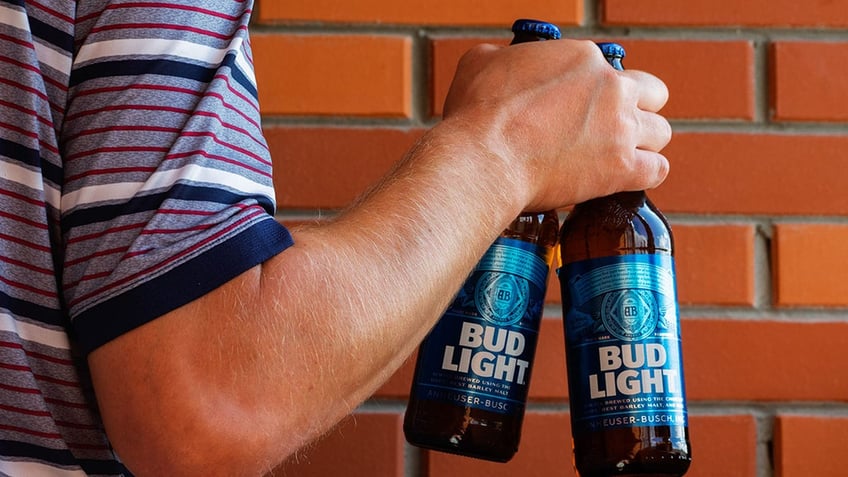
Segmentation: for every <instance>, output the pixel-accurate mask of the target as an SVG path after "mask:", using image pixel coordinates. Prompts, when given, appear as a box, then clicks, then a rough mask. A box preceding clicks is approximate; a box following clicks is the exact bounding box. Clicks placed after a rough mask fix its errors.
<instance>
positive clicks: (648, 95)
mask: <svg viewBox="0 0 848 477" xmlns="http://www.w3.org/2000/svg"><path fill="white" fill-rule="evenodd" d="M621 74H622V75H624V76H625V77H628V78H630V79H632V80H633V81H634V82H635V83H636V89H637V94H638V98H639V100H638V103H637V107H639V109H644V110H645V111H651V112H657V111H659V110H660V109H662V108H663V106H665V103H666V102H668V87H667V86H666V85H665V83H663V81H662V80H661V79H659V78H657V77H656V76H654V75H652V74H650V73H646V72H644V71H638V70H626V71H622V72H621Z"/></svg>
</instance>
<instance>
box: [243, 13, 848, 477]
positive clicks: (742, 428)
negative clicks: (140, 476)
mask: <svg viewBox="0 0 848 477" xmlns="http://www.w3.org/2000/svg"><path fill="white" fill-rule="evenodd" d="M257 3H258V5H257V13H256V15H255V17H254V25H253V35H254V36H253V46H254V55H255V61H256V69H257V76H258V81H259V85H260V95H261V101H262V104H263V111H264V114H265V126H266V132H267V136H268V140H269V143H270V146H271V148H272V151H273V156H274V160H275V164H276V171H277V176H276V180H277V186H278V192H277V193H278V201H279V213H280V217H281V219H283V220H302V219H311V218H314V217H318V216H326V215H328V214H332V213H333V211H334V210H335V209H337V208H339V207H341V206H343V205H345V204H347V203H348V202H349V201H350V200H351V199H352V198H353V197H355V196H356V195H357V194H358V193H359V192H361V191H362V190H363V189H364V188H366V187H367V186H368V185H369V184H370V183H371V182H373V181H374V180H375V179H376V178H378V177H379V176H380V175H381V174H382V173H383V172H385V171H386V170H387V169H388V168H389V167H390V165H391V164H392V163H393V162H394V161H396V160H397V159H398V158H399V157H400V156H401V155H402V154H403V152H404V151H405V149H406V148H407V147H408V146H409V145H410V144H411V143H412V142H413V141H414V140H415V139H416V138H417V137H418V136H419V135H420V134H421V132H422V131H423V130H424V129H425V128H427V127H428V126H430V125H432V124H434V123H435V122H436V121H437V120H438V115H439V114H440V109H441V103H442V101H443V99H444V96H445V94H446V90H447V87H448V84H449V81H450V78H451V75H452V72H453V68H454V66H455V64H456V61H457V58H458V57H459V55H460V54H461V53H462V52H463V51H464V50H465V49H467V48H468V47H469V46H470V45H472V44H474V43H477V42H481V41H489V42H498V43H504V44H505V43H507V42H508V41H509V38H510V35H509V33H508V27H509V25H510V24H511V23H512V21H513V20H514V19H515V18H518V17H535V18H540V19H546V20H549V21H553V22H555V23H558V24H559V25H560V26H561V27H562V29H563V31H564V34H565V35H566V36H568V37H574V38H590V39H594V40H601V39H605V40H615V41H619V42H620V43H622V44H623V45H624V46H625V47H626V48H627V52H628V57H627V59H626V62H625V64H626V66H627V67H629V68H634V69H645V70H649V71H651V72H654V73H655V74H657V75H658V76H660V77H661V78H663V79H664V80H665V81H666V83H667V84H668V86H669V89H670V91H671V99H670V101H669V103H668V106H667V108H666V109H665V112H666V114H667V115H668V116H669V117H670V118H671V120H672V122H673V125H674V128H675V137H674V139H673V140H672V143H671V144H670V145H669V147H668V148H667V150H666V153H667V155H668V157H669V158H670V159H671V161H672V170H671V175H670V176H669V178H668V180H667V181H666V183H665V184H664V185H663V186H662V187H660V188H659V189H658V190H656V191H653V192H652V193H651V195H652V197H653V198H654V200H655V202H656V203H657V204H658V205H659V206H660V207H661V208H662V209H663V210H664V211H665V212H667V215H668V216H669V218H670V220H671V222H672V225H673V227H674V231H675V235H676V239H677V260H678V272H679V276H678V278H679V289H680V299H681V314H682V322H683V324H682V328H683V338H684V355H685V366H686V369H685V373H686V378H687V388H688V395H689V400H690V413H691V436H692V444H693V449H694V463H693V466H692V468H691V471H690V472H689V474H687V475H689V476H693V477H704V476H721V477H728V476H730V477H735V476H739V477H772V476H775V477H805V476H812V475H815V476H817V477H830V476H834V477H835V476H843V475H846V471H845V470H844V469H843V468H842V466H840V465H839V463H840V458H839V457H838V456H839V455H840V451H842V447H843V446H844V443H845V442H846V441H848V431H846V429H848V403H846V401H848V369H846V368H848V357H846V351H848V312H846V310H848V272H846V270H845V269H846V266H848V191H846V188H848V152H844V151H848V135H846V131H848V130H846V121H848V82H846V81H845V78H844V77H843V76H842V75H841V69H842V68H844V66H843V65H844V64H845V63H846V60H848V36H846V35H845V33H846V29H848V8H845V6H844V5H843V2H799V1H796V0H770V1H766V0H750V1H747V2H739V1H737V0H709V1H708V0H687V1H685V2H681V1H675V0H536V1H535V2H527V1H523V0H489V1H487V2H477V1H471V0H404V1H389V0H359V1H348V2H338V1H331V0H258V2H257ZM552 285H554V286H556V284H555V283H554V282H552ZM554 290H556V288H555V289H554ZM557 295H558V293H555V292H551V293H549V306H548V307H547V309H546V318H545V320H544V324H543V329H542V335H541V338H540V345H539V351H538V356H537V363H536V368H535V371H534V377H533V384H532V386H531V398H532V402H531V405H530V407H529V412H528V414H527V418H526V421H525V430H524V437H523V441H522V446H521V450H520V451H519V453H518V454H517V456H516V457H515V459H514V460H513V461H512V462H511V463H509V464H505V465H504V464H492V463H486V462H482V461H475V460H470V459H463V458H458V457H453V456H448V455H445V454H439V453H428V452H423V451H419V450H418V449H415V448H412V447H410V446H407V445H406V444H405V443H404V440H403V434H402V430H401V421H402V413H403V409H404V405H405V402H406V395H407V393H408V390H409V381H410V376H411V366H410V365H407V366H406V367H404V368H403V369H401V371H400V372H399V373H398V374H397V375H396V376H395V377H394V378H393V379H392V380H391V381H390V382H389V383H387V384H386V385H385V386H384V387H383V388H382V389H381V390H380V391H379V393H378V395H377V396H375V398H374V399H373V400H371V401H369V402H368V403H366V404H364V405H363V406H362V407H361V409H360V410H358V411H357V412H356V414H355V416H354V417H353V418H352V419H349V420H347V421H346V422H344V423H343V424H342V425H340V427H339V428H338V429H337V430H336V431H334V432H332V433H331V434H330V435H329V436H327V437H326V438H325V439H323V440H322V441H321V442H320V443H318V444H317V445H315V446H314V447H313V448H311V449H310V450H307V451H305V452H303V453H302V454H301V455H300V456H299V457H298V459H297V462H292V463H291V464H289V465H287V466H286V467H285V471H286V474H285V475H291V476H335V475H344V476H354V477H356V476H377V477H382V476H386V477H449V476H460V475H461V476H464V477H473V476H512V475H521V476H528V477H529V476H546V477H547V476H572V475H574V473H573V471H572V470H571V462H570V447H569V445H570V444H569V432H570V431H569V420H568V412H567V410H568V406H567V402H568V401H567V399H568V396H567V389H566V384H565V374H564V373H565V371H564V370H565V365H564V352H563V349H562V348H563V337H562V328H561V319H560V305H559V303H558V301H559V300H558V297H557Z"/></svg>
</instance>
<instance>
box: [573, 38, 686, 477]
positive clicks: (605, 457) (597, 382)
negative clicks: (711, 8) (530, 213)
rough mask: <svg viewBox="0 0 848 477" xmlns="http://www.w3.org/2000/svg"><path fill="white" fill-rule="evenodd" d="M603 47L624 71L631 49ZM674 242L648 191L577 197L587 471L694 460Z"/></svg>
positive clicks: (581, 468) (577, 322) (578, 363)
mask: <svg viewBox="0 0 848 477" xmlns="http://www.w3.org/2000/svg"><path fill="white" fill-rule="evenodd" d="M599 46H600V47H601V49H602V50H603V52H604V55H605V56H606V57H607V60H608V61H609V62H610V63H611V64H612V65H613V67H615V68H617V69H622V66H621V59H622V58H623V57H624V49H623V48H622V47H621V46H619V45H617V44H614V43H602V44H600V45H599ZM673 245H674V244H673V239H672V234H671V229H670V228H669V225H668V222H667V221H666V219H665V217H663V215H662V213H660V211H659V210H657V208H656V207H655V206H654V204H653V203H651V201H650V200H649V199H648V197H647V195H646V194H645V192H644V191H640V192H623V193H618V194H613V195H610V196H607V197H602V198H598V199H594V200H590V201H587V202H584V203H581V204H578V205H577V206H575V207H574V209H573V210H572V211H571V212H570V213H569V214H568V216H567V218H566V220H565V221H564V223H563V226H562V230H561V233H560V262H561V268H560V269H559V271H558V273H559V278H560V285H561V291H562V302H563V315H564V316H563V318H564V325H565V336H566V338H565V342H566V357H567V361H568V388H569V401H570V406H571V426H572V436H573V451H574V465H575V468H576V469H577V472H578V474H579V475H580V476H581V477H609V476H654V477H671V476H681V475H683V474H684V473H685V472H686V471H687V469H688V468H689V463H690V461H691V449H690V445H689V429H688V421H687V410H686V397H685V392H684V386H683V365H682V360H681V349H680V328H679V327H680V320H679V317H678V306H677V298H676V285H675V277H674V273H675V272H674V258H673V250H674V248H673Z"/></svg>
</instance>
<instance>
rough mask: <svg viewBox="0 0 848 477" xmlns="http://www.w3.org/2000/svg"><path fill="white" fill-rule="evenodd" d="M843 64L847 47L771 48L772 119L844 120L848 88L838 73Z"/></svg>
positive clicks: (789, 45)
mask: <svg viewBox="0 0 848 477" xmlns="http://www.w3.org/2000/svg"><path fill="white" fill-rule="evenodd" d="M846 62H848V43H824V42H811V41H806V42H785V41H780V42H777V43H775V44H773V45H772V48H771V62H770V67H771V81H772V85H771V92H772V98H771V101H772V104H771V106H772V110H773V111H774V113H773V114H774V119H777V120H781V121H845V120H848V85H846V84H845V82H844V81H841V79H842V78H844V77H845V74H843V73H841V72H840V71H841V68H843V67H844V65H845V64H846ZM813 92H814V93H813Z"/></svg>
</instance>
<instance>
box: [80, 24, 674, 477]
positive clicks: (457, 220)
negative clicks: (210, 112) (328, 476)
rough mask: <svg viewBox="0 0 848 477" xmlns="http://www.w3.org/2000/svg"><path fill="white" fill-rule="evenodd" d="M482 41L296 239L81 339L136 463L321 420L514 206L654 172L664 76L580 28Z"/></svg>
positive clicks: (399, 356) (391, 362)
mask: <svg viewBox="0 0 848 477" xmlns="http://www.w3.org/2000/svg"><path fill="white" fill-rule="evenodd" d="M537 45H538V46H531V47H530V48H532V49H530V48H526V47H523V48H522V47H520V46H513V47H509V48H505V49H496V48H493V47H482V48H477V49H475V50H473V51H472V52H471V53H470V54H468V55H466V57H465V58H464V59H463V61H462V63H461V65H460V68H459V70H458V73H457V77H456V79H455V81H454V85H453V86H452V89H451V93H450V94H449V98H448V104H447V105H446V117H445V120H444V121H443V122H442V123H440V124H439V125H438V126H436V127H435V128H434V129H433V130H431V131H429V132H428V133H427V134H425V136H424V138H423V139H422V140H421V141H420V142H419V143H418V144H417V145H416V146H415V147H414V148H413V150H412V151H410V153H409V154H408V155H407V157H406V158H405V159H404V160H403V161H401V163H400V164H399V165H398V166H397V167H396V168H395V169H394V170H393V171H392V172H391V173H390V174H389V176H387V178H386V179H384V180H383V181H382V182H381V183H380V184H379V185H378V186H377V187H376V188H375V189H374V190H372V191H371V192H369V193H368V194H367V195H366V196H365V197H364V198H362V199H361V200H360V201H358V203H357V204H355V205H354V206H352V207H351V208H350V209H348V210H347V211H346V212H345V213H343V214H341V215H340V216H339V217H338V218H337V219H335V220H332V221H330V222H329V223H327V224H325V225H316V226H310V227H306V228H303V229H300V230H295V231H294V232H293V235H294V239H295V245H294V246H293V247H290V248H289V249H287V250H286V251H285V252H284V253H281V254H280V255H278V256H277V257H275V258H273V259H271V260H269V261H268V262H266V263H265V264H263V265H262V266H259V267H255V268H254V269H252V270H250V271H248V272H246V273H244V274H242V275H241V276H239V277H237V278H236V279H234V280H232V281H230V282H229V283H227V284H226V285H224V286H222V287H220V288H219V289H217V290H215V291H214V292H212V293H209V294H208V295H206V296H204V297H203V298H201V299H198V300H196V301H194V302H192V303H190V304H188V305H186V306H184V307H182V308H179V309H177V310H175V311H173V312H171V313H169V314H167V315H165V316H163V317H161V318H159V319H157V320H154V321H153V322H150V323H148V324H146V325H144V326H141V327H140V328H137V329H135V330H133V331H131V332H129V333H126V334H125V335H123V336H121V337H119V338H117V339H115V340H113V341H111V342H109V343H107V344H106V345H104V346H102V347H100V348H98V349H97V350H95V351H94V352H93V353H91V355H90V356H89V363H90V366H91V372H92V377H93V379H94V385H95V390H96V394H97V397H98V403H99V405H100V408H101V412H102V414H103V419H104V423H105V425H106V429H107V433H108V435H109V436H110V439H111V440H112V442H113V444H114V446H115V448H116V450H117V452H118V454H119V455H120V456H121V458H122V459H123V460H124V461H125V463H126V464H127V466H128V467H129V468H130V469H131V470H133V472H135V473H137V474H138V475H197V473H198V472H201V471H202V473H203V474H204V475H208V474H210V473H211V474H218V473H220V474H221V475H256V474H259V473H261V472H263V471H267V470H270V469H271V468H272V467H273V466H275V465H276V464H277V463H279V462H281V461H282V460H284V459H285V458H286V457H287V456H288V455H290V454H291V453H293V452H295V451H296V450H297V449H299V448H300V447H301V446H303V445H304V444H306V443H308V442H309V441H310V440H312V439H314V438H315V437H317V436H319V435H321V434H322V433H324V432H326V430H328V429H329V428H331V427H332V426H333V425H334V424H335V423H336V422H337V421H338V420H339V419H341V418H342V417H343V416H345V415H346V414H348V413H349V412H350V411H351V410H352V409H354V408H355V407H356V406H357V405H358V404H359V403H361V402H362V401H363V400H364V399H366V398H367V397H368V396H369V395H370V394H371V393H372V392H373V391H374V390H375V389H376V388H377V387H378V386H379V385H380V384H381V383H382V382H383V381H384V380H385V379H387V378H388V377H389V376H390V375H391V374H392V372H394V370H396V369H397V367H398V366H400V364H401V363H402V362H403V360H404V359H405V358H406V357H408V356H409V354H410V353H411V352H412V351H413V349H414V348H415V346H417V344H418V342H419V341H420V340H421V339H422V338H423V336H424V335H425V334H426V332H427V330H429V328H430V327H431V326H432V325H433V323H435V321H436V319H438V317H439V316H440V314H441V313H442V311H443V310H444V308H445V307H446V306H447V304H448V303H449V301H450V299H451V298H452V297H453V295H454V294H455V292H456V290H457V289H458V288H459V286H460V285H461V283H462V281H463V280H464V278H465V277H466V276H467V274H468V272H469V271H470V270H471V269H472V267H473V266H474V264H475V263H476V261H477V260H478V259H479V257H480V256H481V255H482V254H483V253H484V251H485V250H486V249H487V247H488V246H489V245H490V244H491V243H492V241H493V240H494V239H495V237H496V236H497V235H498V234H499V233H500V231H502V230H503V229H504V228H505V227H506V226H507V224H508V223H509V222H510V221H511V220H512V219H513V218H514V217H515V216H516V215H518V214H519V213H520V212H521V211H522V210H525V209H534V210H541V209H547V208H553V207H557V206H562V205H566V204H571V203H575V202H578V201H582V200H586V199H588V198H590V197H594V196H598V195H603V194H608V193H611V192H614V191H618V190H624V189H641V188H647V187H652V186H655V185H657V184H658V183H659V182H661V180H662V179H663V178H664V176H665V173H666V171H667V163H666V161H665V159H664V158H663V157H662V156H660V155H659V154H656V151H658V150H659V149H661V148H662V147H663V146H664V145H665V144H666V143H667V142H668V140H669V137H670V129H669V128H668V124H667V122H665V120H663V119H662V118H660V117H659V116H657V115H655V114H653V113H652V111H656V110H658V109H659V108H660V107H661V106H662V105H663V104H664V102H665V94H666V92H665V88H664V86H663V85H662V84H661V83H660V82H659V81H658V80H656V79H655V78H653V77H651V76H649V75H645V74H643V73H639V72H631V71H628V72H616V71H614V70H612V69H611V68H609V67H608V65H607V64H606V62H605V61H604V60H603V58H602V57H601V55H600V54H599V52H598V51H597V49H596V47H595V46H594V45H592V44H589V43H585V42H582V43H581V42H568V41H560V42H545V43H541V44H537Z"/></svg>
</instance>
